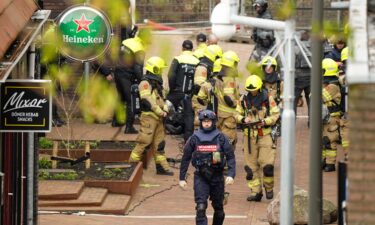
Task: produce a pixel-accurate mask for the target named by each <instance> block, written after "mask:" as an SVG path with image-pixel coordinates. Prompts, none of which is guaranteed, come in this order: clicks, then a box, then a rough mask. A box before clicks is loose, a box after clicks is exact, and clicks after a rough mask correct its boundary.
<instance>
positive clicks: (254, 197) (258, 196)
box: [247, 192, 263, 202]
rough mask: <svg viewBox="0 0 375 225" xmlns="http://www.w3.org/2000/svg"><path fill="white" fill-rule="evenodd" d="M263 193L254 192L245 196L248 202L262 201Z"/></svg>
mask: <svg viewBox="0 0 375 225" xmlns="http://www.w3.org/2000/svg"><path fill="white" fill-rule="evenodd" d="M262 197H263V194H262V192H261V193H256V195H250V196H249V197H247V201H249V202H260V201H262Z"/></svg>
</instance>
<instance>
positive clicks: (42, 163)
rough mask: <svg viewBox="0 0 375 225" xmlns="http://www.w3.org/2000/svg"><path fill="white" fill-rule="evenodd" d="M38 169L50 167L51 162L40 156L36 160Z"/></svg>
mask: <svg viewBox="0 0 375 225" xmlns="http://www.w3.org/2000/svg"><path fill="white" fill-rule="evenodd" d="M38 165H39V169H51V168H52V162H51V161H50V160H49V159H47V158H41V159H39V161H38Z"/></svg>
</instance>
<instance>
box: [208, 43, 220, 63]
mask: <svg viewBox="0 0 375 225" xmlns="http://www.w3.org/2000/svg"><path fill="white" fill-rule="evenodd" d="M203 55H204V56H206V57H207V58H208V59H209V60H211V61H212V62H215V60H216V59H217V58H221V56H222V55H223V50H222V49H221V47H220V46H219V45H209V46H207V48H206V49H205V51H204V53H203Z"/></svg>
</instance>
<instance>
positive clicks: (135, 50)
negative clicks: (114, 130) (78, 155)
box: [112, 30, 148, 134]
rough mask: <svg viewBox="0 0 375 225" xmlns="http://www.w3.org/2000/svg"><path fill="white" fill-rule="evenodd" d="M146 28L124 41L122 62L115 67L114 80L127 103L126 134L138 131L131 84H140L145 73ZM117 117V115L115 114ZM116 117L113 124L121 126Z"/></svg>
mask: <svg viewBox="0 0 375 225" xmlns="http://www.w3.org/2000/svg"><path fill="white" fill-rule="evenodd" d="M146 35H147V34H146V31H145V30H139V31H138V36H136V37H134V38H129V39H125V40H124V41H123V42H122V45H123V46H122V50H121V54H120V59H121V60H120V63H119V65H118V66H116V67H115V68H114V80H115V83H116V88H117V91H118V92H119V95H120V97H121V101H122V102H123V103H124V104H126V124H125V131H124V133H125V134H136V133H138V131H137V130H136V129H135V128H134V126H133V123H134V116H135V115H134V112H133V111H132V106H131V102H132V99H131V98H132V93H131V89H132V88H131V86H132V85H133V84H139V82H140V80H141V79H142V75H143V62H144V57H145V44H146V42H147V38H148V37H147V36H146ZM115 117H117V116H115ZM119 125H121V124H118V123H117V121H116V118H114V121H113V123H112V126H119Z"/></svg>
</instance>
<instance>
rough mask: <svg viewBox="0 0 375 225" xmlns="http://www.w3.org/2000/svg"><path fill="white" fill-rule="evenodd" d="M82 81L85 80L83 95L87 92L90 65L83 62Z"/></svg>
mask: <svg viewBox="0 0 375 225" xmlns="http://www.w3.org/2000/svg"><path fill="white" fill-rule="evenodd" d="M84 67H85V68H84V79H85V94H87V91H88V90H89V75H90V63H89V62H84Z"/></svg>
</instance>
